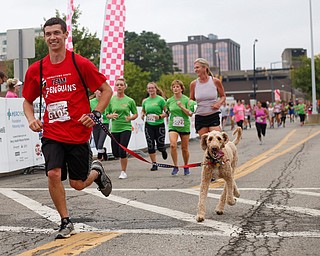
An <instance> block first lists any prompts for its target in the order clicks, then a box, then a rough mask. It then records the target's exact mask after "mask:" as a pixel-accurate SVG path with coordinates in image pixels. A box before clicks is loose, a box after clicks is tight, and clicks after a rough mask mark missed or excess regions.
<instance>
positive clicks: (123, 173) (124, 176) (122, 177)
mask: <svg viewBox="0 0 320 256" xmlns="http://www.w3.org/2000/svg"><path fill="white" fill-rule="evenodd" d="M126 178H128V175H127V174H126V172H124V171H122V172H121V173H120V176H119V179H126Z"/></svg>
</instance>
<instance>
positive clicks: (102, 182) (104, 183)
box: [91, 160, 112, 197]
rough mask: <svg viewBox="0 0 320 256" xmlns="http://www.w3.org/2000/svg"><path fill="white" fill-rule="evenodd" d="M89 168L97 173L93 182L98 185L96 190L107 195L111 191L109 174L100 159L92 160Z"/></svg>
mask: <svg viewBox="0 0 320 256" xmlns="http://www.w3.org/2000/svg"><path fill="white" fill-rule="evenodd" d="M91 170H96V171H97V172H98V173H99V176H98V178H97V179H95V180H94V182H95V183H96V184H97V185H98V190H99V191H100V192H101V193H102V194H103V195H104V196H106V197H107V196H109V195H110V193H111V191H112V183H111V179H110V178H109V176H108V175H107V174H106V172H105V171H104V169H103V167H102V164H101V162H100V161H98V160H95V161H93V162H92V166H91Z"/></svg>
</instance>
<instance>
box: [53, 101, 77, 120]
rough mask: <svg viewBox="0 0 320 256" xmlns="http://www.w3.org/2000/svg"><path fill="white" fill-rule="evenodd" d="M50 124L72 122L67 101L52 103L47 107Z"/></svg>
mask: <svg viewBox="0 0 320 256" xmlns="http://www.w3.org/2000/svg"><path fill="white" fill-rule="evenodd" d="M47 111H48V117H49V123H54V122H56V121H59V122H65V121H68V120H70V119H71V118H70V116H69V111H68V103H67V101H59V102H54V103H50V104H49V105H48V106H47Z"/></svg>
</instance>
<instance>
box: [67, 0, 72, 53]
mask: <svg viewBox="0 0 320 256" xmlns="http://www.w3.org/2000/svg"><path fill="white" fill-rule="evenodd" d="M73 12H74V6H73V0H68V11H67V20H66V24H67V31H68V33H69V34H68V38H67V43H66V48H67V49H68V50H70V51H73V44H72V15H73Z"/></svg>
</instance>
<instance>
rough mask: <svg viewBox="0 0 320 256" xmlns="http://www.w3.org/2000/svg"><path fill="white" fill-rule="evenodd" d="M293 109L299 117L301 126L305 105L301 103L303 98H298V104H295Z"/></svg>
mask: <svg viewBox="0 0 320 256" xmlns="http://www.w3.org/2000/svg"><path fill="white" fill-rule="evenodd" d="M295 111H296V112H297V113H298V115H299V117H300V125H301V126H303V125H304V121H305V118H306V105H305V104H304V103H303V100H299V104H298V105H297V106H296V108H295Z"/></svg>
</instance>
